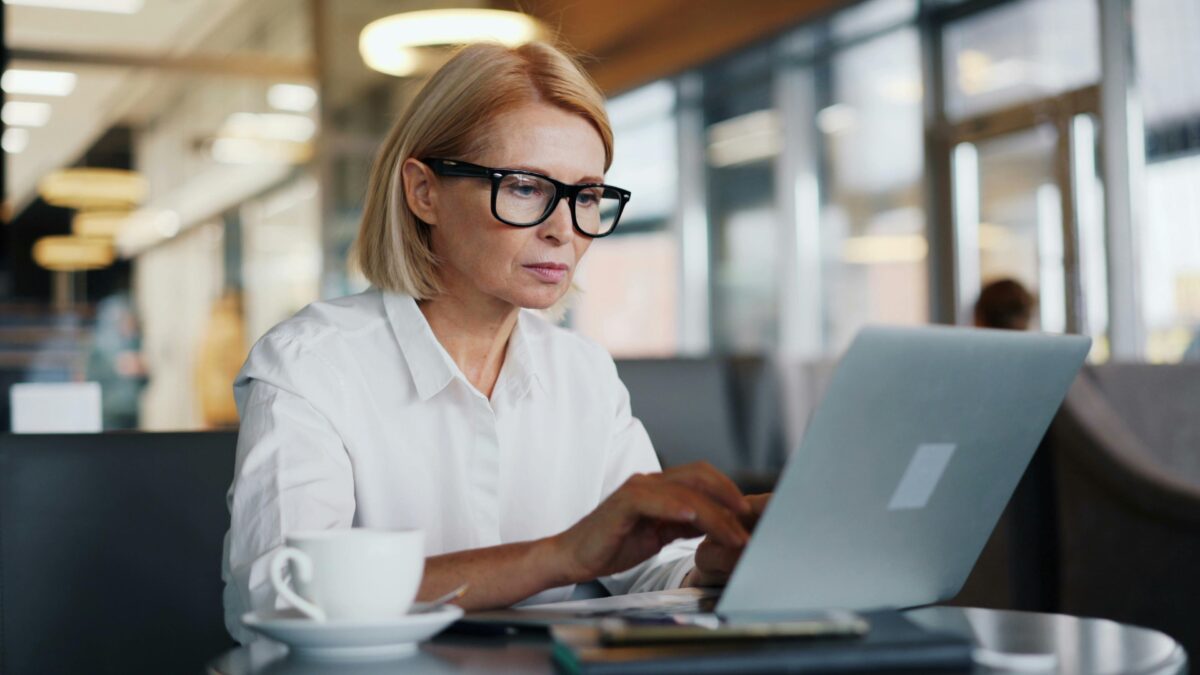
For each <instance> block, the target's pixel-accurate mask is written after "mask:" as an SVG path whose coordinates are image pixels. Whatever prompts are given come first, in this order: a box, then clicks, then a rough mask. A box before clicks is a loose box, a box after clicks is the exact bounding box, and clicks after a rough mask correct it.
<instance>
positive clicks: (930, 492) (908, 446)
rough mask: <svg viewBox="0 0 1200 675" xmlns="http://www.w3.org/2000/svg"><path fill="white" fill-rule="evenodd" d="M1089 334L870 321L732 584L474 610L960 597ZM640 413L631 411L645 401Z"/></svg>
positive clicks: (871, 605) (853, 603) (752, 606)
mask: <svg viewBox="0 0 1200 675" xmlns="http://www.w3.org/2000/svg"><path fill="white" fill-rule="evenodd" d="M1090 344H1091V340H1090V339H1089V338H1086V337H1079V336H1050V335H1038V334H1030V333H1017V332H1009V331H984V330H972V329H966V328H947V327H927V328H868V329H864V330H863V331H862V332H860V333H859V335H858V336H857V337H856V338H855V340H854V342H853V344H852V345H851V346H850V349H849V350H848V351H847V352H846V354H845V355H844V356H843V357H842V359H841V362H840V364H839V365H838V368H837V371H836V372H835V373H834V376H833V379H832V381H831V382H830V385H829V388H828V390H827V391H826V393H825V396H824V398H823V400H822V401H821V404H820V405H819V407H818V408H817V410H816V412H815V413H814V414H813V417H812V420H811V422H810V424H809V426H808V429H807V431H806V432H805V435H804V438H803V440H802V442H801V444H800V447H799V448H797V449H796V450H795V452H794V453H793V454H792V455H791V457H790V458H789V459H788V462H787V466H786V467H785V468H784V471H783V474H782V476H781V477H780V479H779V482H778V484H777V485H776V489H775V493H774V497H773V498H772V500H771V502H770V504H769V505H768V507H767V510H766V512H765V513H764V514H763V516H762V518H761V520H760V521H759V523H758V526H757V528H756V529H755V531H754V534H753V537H752V538H751V541H750V543H749V544H748V545H747V548H746V550H745V552H744V553H743V554H742V558H741V560H740V561H739V562H738V565H737V568H736V569H735V570H734V573H733V576H732V577H731V578H730V580H729V584H728V585H727V586H726V587H725V588H724V590H723V592H720V593H719V600H715V597H714V595H715V593H714V592H713V591H701V590H697V589H680V590H677V591H662V592H656V593H639V594H633V595H626V596H617V597H612V598H600V599H595V600H580V601H572V602H560V603H552V604H544V605H534V606H528V607H523V608H518V609H513V610H505V611H502V612H488V613H484V614H481V615H471V616H468V619H474V620H483V621H499V622H506V623H514V624H544V623H549V622H562V621H563V620H565V619H577V620H578V619H583V620H592V619H595V618H597V617H601V616H613V615H618V616H624V615H627V614H632V615H638V614H646V613H679V612H687V611H712V609H713V608H712V603H713V601H714V600H715V611H716V614H717V615H718V616H720V617H722V618H730V619H743V618H754V617H758V616H768V617H769V616H778V615H780V614H788V613H793V614H794V613H801V612H806V611H811V610H819V609H825V608H846V609H854V610H868V609H876V608H885V607H893V608H902V607H912V606H918V605H925V604H930V603H934V602H938V601H942V600H947V599H949V598H951V597H953V596H954V595H955V594H957V593H958V591H959V590H960V589H961V588H962V585H963V583H964V582H965V581H966V579H967V575H968V574H969V573H970V572H971V569H972V567H974V564H975V561H976V559H977V558H978V557H979V554H980V552H981V551H982V549H983V546H984V544H985V543H986V542H987V539H988V537H989V536H990V534H991V532H992V530H993V528H994V527H995V526H996V522H997V521H998V520H999V518H1000V514H1001V512H1002V511H1003V510H1004V507H1005V505H1006V504H1007V503H1008V500H1009V498H1010V497H1011V496H1012V493H1013V491H1014V490H1015V489H1016V486H1017V482H1018V481H1019V480H1020V478H1021V475H1022V474H1023V473H1024V472H1025V468H1026V466H1027V465H1028V464H1029V461H1030V459H1031V458H1032V457H1033V453H1034V451H1035V450H1036V449H1037V446H1038V443H1039V442H1040V441H1041V439H1042V436H1043V435H1044V434H1045V432H1046V429H1047V427H1048V426H1049V424H1050V421H1051V419H1052V418H1053V417H1054V414H1055V412H1056V411H1057V410H1058V407H1059V406H1060V405H1061V404H1062V401H1063V398H1064V397H1065V396H1066V393H1067V389H1068V388H1069V387H1070V385H1071V382H1072V381H1073V380H1074V379H1075V375H1076V373H1077V372H1078V370H1079V368H1080V366H1081V365H1082V364H1083V361H1084V359H1085V357H1086V356H1087V353H1088V349H1089V347H1090ZM635 412H636V411H635Z"/></svg>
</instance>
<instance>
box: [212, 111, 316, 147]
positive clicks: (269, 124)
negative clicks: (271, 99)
mask: <svg viewBox="0 0 1200 675" xmlns="http://www.w3.org/2000/svg"><path fill="white" fill-rule="evenodd" d="M316 131H317V123H316V122H314V121H313V120H312V119H311V118H309V117H306V116H304V115H294V114H291V113H247V112H239V113H233V114H232V115H230V116H229V117H228V118H227V119H226V120H225V124H224V125H222V126H221V130H220V131H219V132H218V133H217V135H218V136H222V137H231V138H251V139H265V140H278V141H294V142H297V143H303V142H304V141H307V140H309V139H311V138H312V137H313V134H315V133H316Z"/></svg>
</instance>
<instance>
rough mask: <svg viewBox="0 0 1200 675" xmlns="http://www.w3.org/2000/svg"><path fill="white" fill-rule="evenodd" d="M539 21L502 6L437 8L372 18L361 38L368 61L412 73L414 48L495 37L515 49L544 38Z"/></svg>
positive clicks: (395, 71)
mask: <svg viewBox="0 0 1200 675" xmlns="http://www.w3.org/2000/svg"><path fill="white" fill-rule="evenodd" d="M542 34H543V30H542V26H541V24H540V23H538V21H537V20H536V19H534V18H532V17H530V16H527V15H525V14H521V13H520V12H507V11H504V10H498V9H431V10H424V11H419V12H404V13H403V14H396V15H393V16H389V17H385V18H382V19H378V20H376V21H372V22H371V23H369V24H367V27H366V28H363V30H362V33H361V34H360V35H359V37H358V51H359V53H360V54H362V57H363V61H364V62H366V64H367V65H368V66H369V67H371V68H373V69H375V70H378V71H380V72H383V73H387V74H389V75H398V76H405V75H412V74H413V73H414V72H415V70H416V69H417V67H418V66H419V64H420V62H421V59H419V58H418V57H417V56H416V54H415V53H414V51H413V50H414V48H419V47H432V46H440V45H461V44H467V43H471V42H479V41H485V40H487V41H494V42H499V43H501V44H504V45H508V46H510V47H515V46H517V45H522V44H525V43H527V42H532V41H534V40H536V39H538V38H539V37H540V36H541V35H542Z"/></svg>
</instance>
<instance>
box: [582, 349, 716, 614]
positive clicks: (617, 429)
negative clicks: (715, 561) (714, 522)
mask: <svg viewBox="0 0 1200 675" xmlns="http://www.w3.org/2000/svg"><path fill="white" fill-rule="evenodd" d="M605 358H606V361H607V364H606V368H605V369H606V371H608V373H607V374H608V378H607V379H609V381H610V382H611V383H612V387H613V397H614V411H615V412H614V419H613V434H612V437H611V439H610V442H609V445H608V449H607V453H608V454H607V460H606V466H605V476H604V490H603V495H604V497H605V498H607V497H608V495H610V494H612V492H613V491H615V490H616V489H617V488H619V487H620V486H621V484H622V483H624V482H625V481H626V480H628V479H629V477H630V476H632V475H634V474H639V473H658V472H661V471H662V466H661V465H660V464H659V463H658V456H657V455H656V454H655V452H654V446H653V445H652V444H651V442H650V436H649V434H647V433H646V429H645V427H643V426H642V423H641V421H640V420H638V419H637V418H636V417H634V416H633V412H632V410H631V409H630V404H629V390H628V389H627V388H626V387H625V384H624V383H623V382H621V380H620V378H619V377H618V376H617V369H616V364H614V363H613V361H612V358H611V357H608V356H607V354H606V355H605ZM700 541H701V539H700V538H697V539H679V540H676V541H674V542H671V543H670V544H667V545H666V546H664V547H663V548H662V550H660V551H659V552H658V554H657V555H655V556H653V557H651V558H649V559H648V560H646V561H645V562H642V563H641V564H638V565H635V566H634V567H631V568H630V569H628V570H625V571H624V572H620V573H618V574H614V575H611V576H608V577H604V578H602V579H600V583H602V584H603V585H604V587H605V588H607V589H608V591H609V592H610V593H613V594H614V595H617V594H624V593H643V592H645V591H661V590H666V589H670V588H679V586H680V585H681V584H682V583H683V579H684V577H686V576H687V573H688V572H689V571H691V569H692V568H693V567H694V566H695V554H696V547H697V546H698V545H699V543H700Z"/></svg>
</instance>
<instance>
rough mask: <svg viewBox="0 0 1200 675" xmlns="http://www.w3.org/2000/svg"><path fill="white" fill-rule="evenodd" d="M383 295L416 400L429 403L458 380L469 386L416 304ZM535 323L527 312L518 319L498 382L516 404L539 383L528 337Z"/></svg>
mask: <svg viewBox="0 0 1200 675" xmlns="http://www.w3.org/2000/svg"><path fill="white" fill-rule="evenodd" d="M381 293H382V295H383V307H384V312H385V313H386V314H387V318H388V321H389V322H390V323H391V325H392V331H393V332H394V333H395V335H396V342H397V343H398V344H399V345H400V352H401V353H402V354H403V355H404V360H405V362H406V363H407V364H408V370H409V372H410V373H412V378H413V384H414V385H415V386H416V388H417V396H419V397H420V399H421V400H422V401H427V400H429V399H430V398H432V397H433V396H434V395H435V394H437V393H438V392H440V391H441V390H442V389H445V388H446V386H447V385H448V384H450V381H451V380H453V379H454V378H455V377H458V378H459V379H461V380H462V381H463V383H464V384H467V386H470V383H469V382H467V379H466V377H465V376H464V375H463V374H462V371H461V370H459V368H458V364H456V363H455V362H454V359H452V358H450V354H449V353H448V352H447V351H446V349H445V347H443V346H442V343H440V342H438V339H437V336H436V335H434V334H433V329H432V328H430V326H429V322H428V321H427V320H426V319H425V315H424V314H423V313H422V312H421V309H420V308H419V307H417V302H416V300H414V299H413V298H412V296H408V295H402V294H398V293H389V292H387V291H381ZM534 320H536V319H534V318H533V317H531V316H528V315H527V313H526V312H525V311H521V312H520V313H519V314H518V315H517V323H516V325H515V326H514V327H513V332H512V336H510V337H509V341H508V352H507V353H506V354H505V357H504V366H503V367H502V368H501V371H500V376H499V378H498V379H497V382H496V386H497V387H505V388H507V390H508V393H509V395H511V396H512V397H513V398H514V400H515V399H519V398H520V397H522V396H524V395H525V394H526V393H528V392H529V390H530V388H531V387H532V386H533V383H534V382H540V377H539V368H538V366H537V360H536V359H535V358H534V355H533V348H532V345H531V344H530V342H531V340H530V337H531V336H530V335H529V332H530V330H529V329H530V326H529V322H530V321H534Z"/></svg>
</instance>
